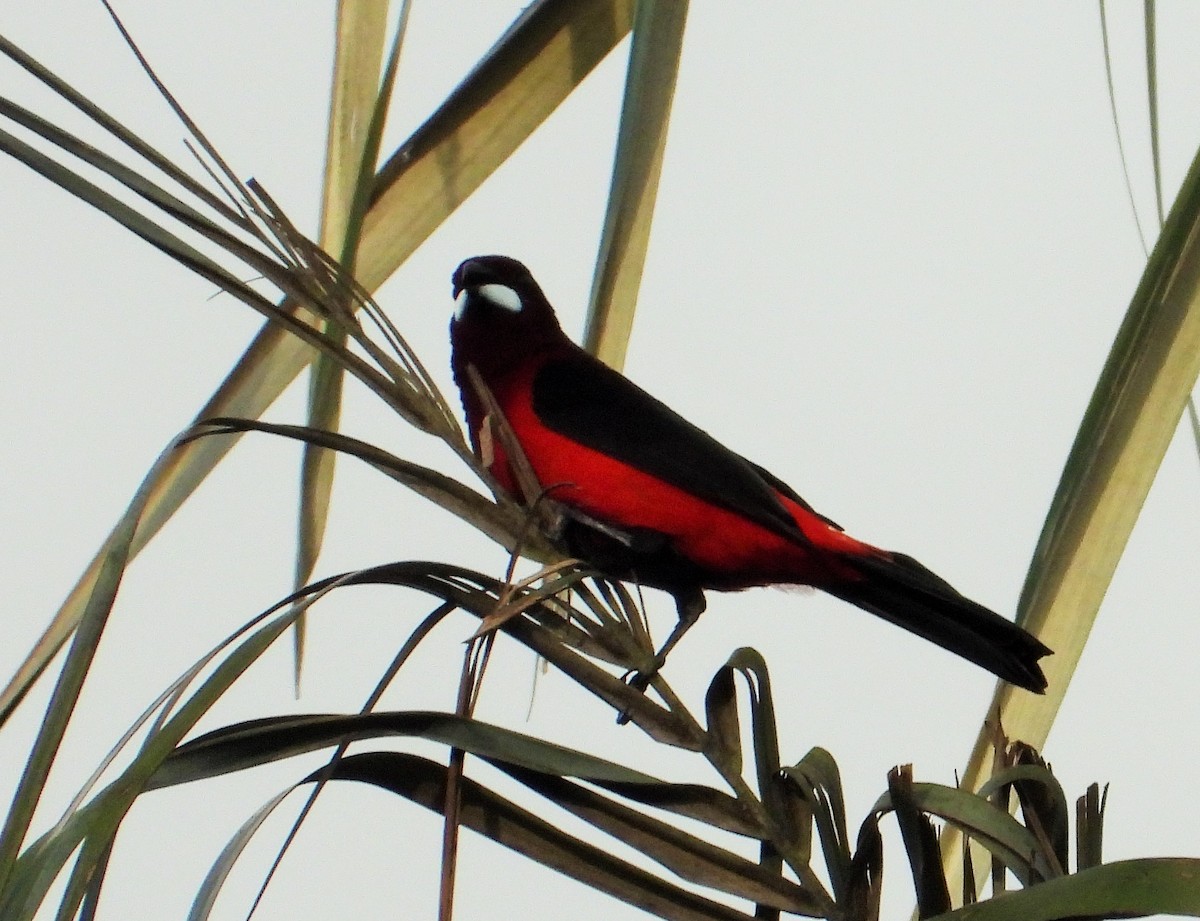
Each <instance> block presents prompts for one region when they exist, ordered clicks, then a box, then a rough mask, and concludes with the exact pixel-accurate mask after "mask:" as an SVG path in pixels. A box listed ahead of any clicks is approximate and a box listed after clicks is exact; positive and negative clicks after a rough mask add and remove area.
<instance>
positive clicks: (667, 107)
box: [584, 0, 688, 370]
mask: <svg viewBox="0 0 1200 921" xmlns="http://www.w3.org/2000/svg"><path fill="white" fill-rule="evenodd" d="M687 12H688V4H687V0H642V2H640V3H638V5H637V12H636V14H635V16H634V23H633V41H632V46H631V48H630V51H629V71H628V74H627V76H626V78H625V101H624V103H623V104H622V108H621V125H620V129H619V131H618V134H617V152H616V159H615V162H614V164H613V177H612V186H611V189H610V191H609V196H608V211H607V214H606V215H605V218H604V232H603V235H602V237H601V239H600V252H599V255H598V257H597V259H596V275H595V277H594V278H593V280H592V294H591V298H590V301H589V306H588V318H587V327H586V330H585V332H584V347H585V348H587V349H588V350H589V351H590V352H592V354H594V355H596V356H597V357H598V358H599V359H600V360H601V361H603V362H605V363H606V364H608V365H610V366H612V367H614V368H616V369H617V370H620V369H621V367H622V366H623V365H624V363H625V351H626V349H627V348H628V345H629V336H630V333H631V332H632V331H633V316H634V311H635V310H636V309H637V295H638V288H639V287H640V285H641V282H642V269H643V267H644V266H645V263H646V248H647V246H648V245H649V242H650V223H651V221H652V219H653V217H654V202H655V199H656V198H657V195H658V179H659V175H660V174H661V172H662V162H663V151H664V150H665V149H666V145H667V128H668V125H669V123H670V119H671V100H672V98H673V97H674V95H675V78H676V76H677V75H678V72H679V57H680V54H681V52H682V49H683V31H684V24H685V22H686V21H687Z"/></svg>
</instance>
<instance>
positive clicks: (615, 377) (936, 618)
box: [450, 255, 1051, 694]
mask: <svg viewBox="0 0 1200 921" xmlns="http://www.w3.org/2000/svg"><path fill="white" fill-rule="evenodd" d="M451 280H452V291H453V296H454V304H455V308H454V313H453V317H452V319H451V321H450V343H451V370H452V373H453V377H454V380H455V383H456V384H457V385H458V388H459V391H460V395H461V397H462V403H463V409H464V412H465V416H466V422H467V428H468V435H469V437H470V440H471V444H472V447H473V449H474V451H475V453H476V455H477V456H478V457H479V458H480V459H481V461H482V462H483V463H484V465H485V466H486V467H487V468H488V470H489V472H490V474H491V476H492V477H493V479H494V480H495V482H496V483H497V484H498V485H499V487H500V488H501V489H502V490H504V491H505V492H506V493H508V494H509V495H510V496H512V497H514V498H516V499H518V500H525V501H529V500H531V499H532V498H533V497H530V496H528V495H523V491H522V482H521V476H520V473H519V470H520V469H521V464H523V462H518V461H514V460H513V458H510V457H509V456H508V455H509V452H508V451H507V450H506V449H505V439H504V438H501V437H497V434H496V432H495V431H494V425H495V414H494V412H493V410H495V409H498V410H499V412H500V414H501V416H502V418H503V420H504V423H505V424H506V425H507V428H508V430H509V431H510V432H511V436H512V437H513V438H515V441H516V444H517V445H519V447H520V453H521V454H523V455H524V457H525V460H526V461H527V462H528V469H531V470H532V473H533V475H534V477H535V478H536V481H537V485H538V487H539V488H540V490H541V491H542V492H543V494H544V496H545V497H547V498H548V499H550V500H551V501H552V502H553V503H554V504H555V506H556V508H557V510H558V511H559V512H560V515H559V516H558V517H559V521H560V525H559V527H558V528H557V531H558V532H559V533H557V534H553V535H550V536H551V537H552V538H553V539H555V540H556V541H557V542H558V544H559V546H560V547H563V548H564V549H565V551H566V552H567V553H569V554H570V555H571V556H573V557H576V558H578V559H580V560H581V561H583V562H584V563H586V564H588V565H589V566H590V567H592V568H593V569H594V570H596V571H598V572H599V573H601V574H603V575H604V576H606V577H609V578H612V579H617V580H622V581H629V582H633V583H636V584H638V585H640V586H647V587H650V588H656V589H661V590H663V591H665V592H667V593H669V594H670V595H671V596H672V597H673V598H674V600H675V605H676V609H677V612H678V616H679V621H678V624H677V625H676V628H675V631H674V632H673V633H672V635H671V637H670V638H668V640H667V641H666V643H665V644H664V645H663V647H662V648H661V650H660V652H659V654H658V662H659V663H661V662H663V661H665V657H666V653H667V652H668V651H669V650H670V649H671V648H672V647H673V646H674V645H675V643H676V642H677V641H678V639H679V638H680V637H681V636H682V635H683V633H684V632H685V631H686V630H687V629H688V628H689V627H690V626H691V625H692V624H693V623H695V621H696V620H697V619H698V618H699V616H700V614H701V613H702V612H703V611H704V609H705V606H706V601H705V594H704V593H705V592H706V591H718V592H727V591H739V590H742V589H748V588H753V587H759V586H811V587H814V588H816V589H819V590H821V591H824V592H827V593H829V594H831V595H833V596H835V597H837V598H840V599H842V600H843V601H846V602H849V603H850V604H852V605H855V606H857V607H859V608H862V609H863V610H866V611H868V612H870V613H871V614H875V615H877V616H879V617H881V618H883V619H884V620H886V621H889V622H891V623H893V624H896V625H897V626H899V627H902V628H904V629H905V630H908V631H910V632H912V633H914V634H916V635H917V636H920V637H923V638H924V639H926V640H929V641H931V642H933V643H936V644H937V645H939V646H941V647H943V648H945V649H947V650H949V651H950V652H952V653H955V654H957V655H958V656H961V657H962V658H964V659H966V660H968V661H970V662H973V663H974V664H976V665H978V666H981V667H982V668H984V669H987V670H988V671H990V672H992V673H993V674H994V675H996V676H997V677H999V678H1001V679H1003V680H1004V681H1007V682H1009V683H1010V684H1012V685H1015V686H1017V687H1020V688H1024V689H1026V690H1028V691H1032V692H1034V693H1039V694H1040V693H1043V692H1044V691H1045V689H1046V684H1047V682H1046V677H1045V675H1044V673H1043V672H1042V668H1041V666H1040V664H1039V660H1040V659H1041V658H1042V657H1044V656H1047V655H1050V654H1051V650H1050V649H1049V648H1047V647H1046V646H1045V645H1044V644H1043V643H1042V642H1041V641H1040V640H1038V639H1037V638H1036V637H1034V636H1033V635H1031V634H1030V633H1028V632H1026V631H1025V630H1024V629H1022V628H1021V627H1020V626H1018V625H1017V624H1015V623H1014V622H1012V621H1010V620H1008V619H1007V618H1005V617H1002V616H1001V615H999V614H997V613H995V612H994V611H992V610H990V609H989V608H987V607H984V606H983V605H981V604H978V603H977V602H975V601H972V600H970V599H969V598H967V597H965V596H964V595H962V594H961V593H959V592H958V591H956V590H955V589H954V588H953V587H951V586H950V584H949V583H948V582H946V581H945V580H944V579H942V578H941V577H939V576H937V575H935V574H934V573H933V572H932V571H931V570H929V569H928V568H926V567H925V566H924V565H922V564H921V563H919V562H917V561H916V560H915V559H913V558H912V557H910V556H907V555H905V554H903V553H897V552H892V551H889V550H884V549H881V548H878V547H875V546H872V545H871V544H868V543H864V542H862V541H859V540H857V539H855V538H853V537H851V536H850V535H849V534H847V533H846V532H845V531H844V530H843V529H842V528H841V527H840V526H839V525H837V524H836V523H835V522H834V521H833V520H832V519H830V518H827V517H825V516H824V515H822V514H820V513H819V512H817V511H816V510H815V509H814V508H813V507H812V506H811V505H809V504H808V503H807V502H805V501H804V499H802V498H801V497H800V496H799V494H798V493H796V491H795V490H793V489H792V488H791V487H790V486H788V485H787V484H786V483H785V482H784V481H783V480H781V479H780V478H779V477H777V476H775V475H774V474H772V473H770V472H769V471H767V470H766V469H764V468H763V467H761V466H759V465H758V464H755V463H754V462H752V461H750V460H747V459H746V458H745V457H742V456H741V455H740V454H738V453H736V452H735V451H733V450H731V449H730V448H727V447H725V446H724V445H722V444H721V443H720V442H719V441H717V440H716V439H715V438H713V437H712V436H711V435H709V434H708V433H707V432H705V431H703V430H702V429H700V428H699V427H697V426H696V425H694V424H692V423H691V422H689V421H687V420H686V419H684V418H683V417H682V416H680V415H679V414H678V413H676V412H675V411H673V410H671V409H670V408H669V407H667V406H666V405H664V404H663V403H662V402H660V401H659V400H657V399H656V398H655V397H653V396H651V395H650V394H649V393H647V392H646V391H645V390H643V389H642V388H641V387H639V386H638V385H636V384H635V383H633V381H631V380H630V379H629V378H627V377H625V376H624V375H622V374H621V373H620V372H618V371H616V370H614V369H613V368H610V367H609V366H608V365H606V364H604V363H603V362H602V361H600V360H599V359H598V358H596V357H595V356H593V355H592V354H590V353H589V352H587V351H586V350H585V349H583V348H581V347H580V346H579V345H577V344H576V343H575V342H573V341H572V340H571V339H570V337H569V336H567V334H566V333H565V332H564V331H563V329H562V327H561V326H560V325H559V322H558V319H557V317H556V316H555V313H554V308H553V307H552V306H551V305H550V302H549V301H548V300H547V298H546V295H545V294H544V293H543V292H542V289H541V287H539V285H538V283H537V282H536V281H535V280H534V277H533V275H532V274H531V273H530V271H529V269H527V268H526V267H525V265H524V264H522V263H521V262H519V261H517V260H516V259H513V258H511V257H508V256H500V255H485V256H475V257H472V258H470V259H467V260H465V261H464V262H462V263H461V264H460V265H459V266H458V268H457V269H455V271H454V273H453V275H452V279H451ZM480 383H482V385H483V386H482V387H481V386H479V384H480ZM508 443H509V444H510V445H511V444H512V442H511V441H509V442H508ZM527 491H528V490H526V492H527ZM642 686H643V688H644V686H645V682H644V681H643V684H642Z"/></svg>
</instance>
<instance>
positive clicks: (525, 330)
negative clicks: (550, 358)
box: [450, 256, 570, 386]
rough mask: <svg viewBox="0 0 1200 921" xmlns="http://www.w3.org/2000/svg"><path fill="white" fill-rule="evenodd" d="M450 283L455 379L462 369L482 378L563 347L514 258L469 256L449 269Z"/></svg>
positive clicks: (545, 305) (542, 299) (549, 312)
mask: <svg viewBox="0 0 1200 921" xmlns="http://www.w3.org/2000/svg"><path fill="white" fill-rule="evenodd" d="M452 282H453V285H454V304H455V308H454V319H453V320H451V322H450V344H451V346H452V355H451V361H452V363H453V365H454V369H455V376H456V378H458V377H459V375H460V374H461V373H462V372H463V370H464V369H465V367H466V366H467V365H468V364H473V365H475V367H476V369H477V370H478V371H479V372H480V373H481V374H483V375H484V377H485V379H487V378H490V376H491V375H493V374H499V373H504V371H505V370H506V369H512V368H515V367H518V366H520V365H521V364H522V363H523V362H525V361H527V360H529V357H530V356H531V355H536V354H540V353H543V352H544V351H545V350H546V349H548V348H560V347H563V346H564V345H566V346H568V347H569V343H570V340H568V339H567V337H566V335H565V334H564V333H563V331H562V327H560V326H559V325H558V320H557V319H556V318H555V316H554V308H552V307H551V306H550V302H549V301H547V300H546V295H544V294H542V289H541V288H540V287H538V283H537V282H536V281H534V280H533V276H532V275H531V274H530V273H529V269H527V268H525V266H523V265H522V264H521V263H519V262H518V261H517V260H516V259H510V258H509V257H508V256H474V257H472V258H471V259H467V260H466V261H465V262H463V263H462V264H461V265H460V266H459V267H458V268H457V269H455V270H454V275H453V276H452ZM459 386H462V380H459Z"/></svg>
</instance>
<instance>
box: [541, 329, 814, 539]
mask: <svg viewBox="0 0 1200 921" xmlns="http://www.w3.org/2000/svg"><path fill="white" fill-rule="evenodd" d="M533 410H534V412H535V413H536V414H537V417H538V418H539V419H540V420H541V421H542V422H543V423H544V424H545V425H546V427H547V428H549V429H551V430H553V431H555V432H557V433H558V434H560V435H564V436H566V437H567V438H570V439H571V440H572V441H575V442H577V443H579V444H581V445H584V446H586V447H589V448H592V449H593V450H596V451H600V452H602V453H604V454H606V455H608V456H609V457H613V458H616V459H617V460H619V461H621V462H622V463H625V464H629V466H631V467H635V468H636V469H638V470H641V471H642V472H643V473H647V474H649V475H650V476H653V477H655V478H657V479H660V480H663V481H664V482H666V483H670V484H671V485H672V486H675V487H678V488H679V489H682V490H683V491H684V492H687V493H690V494H691V495H693V496H696V497H697V498H699V499H703V500H704V501H706V502H710V503H712V504H713V505H717V506H720V507H722V508H726V509H729V510H730V511H732V512H737V513H738V514H739V515H743V516H745V517H746V518H749V519H750V520H751V521H754V522H757V523H758V524H761V525H762V526H763V527H765V528H769V529H770V530H772V531H774V532H775V533H777V534H780V535H783V536H785V537H788V538H790V539H792V540H800V541H805V540H806V539H805V537H804V534H803V533H802V532H801V531H800V529H799V527H797V525H796V522H795V520H794V519H793V518H792V516H791V515H790V514H789V513H788V511H787V509H786V508H784V506H783V504H782V503H781V502H780V501H779V498H778V496H777V495H776V490H778V491H779V492H782V493H784V494H785V495H787V496H788V497H789V498H791V499H793V501H798V502H799V503H800V504H801V505H803V506H804V507H805V508H809V506H808V504H807V503H805V502H804V501H803V500H802V499H800V498H799V496H796V495H795V493H794V492H792V490H791V489H790V488H789V487H788V486H786V485H785V484H784V483H782V482H781V481H780V480H779V479H778V478H776V477H774V476H772V475H771V474H769V473H767V471H765V470H763V469H762V468H761V467H758V466H756V465H755V464H752V463H750V462H749V461H747V460H746V459H745V458H743V457H741V456H740V455H738V454H735V453H734V452H733V451H730V450H729V449H728V448H726V447H725V446H724V445H722V444H721V443H720V442H719V441H717V440H716V439H715V438H713V437H712V436H711V435H709V434H708V433H707V432H705V431H703V430H702V429H699V428H697V427H696V426H695V425H693V424H692V423H690V422H688V421H687V420H686V419H684V418H683V417H682V416H680V415H679V414H678V413H676V412H675V411H674V410H672V409H670V408H669V407H667V406H665V405H664V404H662V403H660V402H659V401H658V400H656V399H655V398H654V397H652V396H651V395H650V394H648V393H646V391H644V390H642V389H641V388H640V387H638V386H637V385H636V384H635V383H633V382H632V381H631V380H629V379H628V378H626V377H624V376H623V375H621V374H619V373H617V372H616V371H614V370H613V369H612V368H610V367H608V366H607V365H605V364H604V363H603V362H601V361H599V360H597V359H595V358H593V357H592V356H591V355H588V354H587V353H586V352H583V351H582V350H580V352H578V353H577V354H572V355H570V356H567V357H563V358H558V359H554V360H551V361H550V362H548V363H547V364H546V365H544V366H543V367H542V368H541V370H539V371H538V373H537V375H536V376H535V378H534V381H533Z"/></svg>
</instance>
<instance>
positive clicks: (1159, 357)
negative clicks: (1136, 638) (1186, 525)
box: [942, 156, 1200, 891]
mask: <svg viewBox="0 0 1200 921" xmlns="http://www.w3.org/2000/svg"><path fill="white" fill-rule="evenodd" d="M1198 373H1200V156H1198V157H1197V159H1195V160H1193V162H1192V165H1191V168H1190V169H1189V171H1188V174H1187V177H1186V179H1185V180H1184V183H1183V186H1182V188H1181V190H1180V193H1179V196H1178V197H1177V199H1176V201H1175V204H1174V206H1173V207H1172V209H1171V213H1170V215H1169V216H1168V218H1167V221H1166V224H1165V226H1164V228H1163V232H1162V234H1161V236H1160V237H1159V241H1158V244H1157V245H1156V246H1155V248H1154V252H1153V253H1152V254H1151V256H1150V259H1149V261H1148V263H1147V265H1146V269H1145V271H1144V273H1143V275H1142V279H1141V282H1140V283H1139V285H1138V289H1137V291H1136V293H1135V294H1134V296H1133V300H1132V303H1131V304H1130V306H1129V310H1128V311H1127V313H1126V315H1125V319H1124V321H1123V322H1122V324H1121V328H1120V330H1119V331H1118V333H1117V336H1116V339H1115V341H1114V343H1113V347H1112V350H1111V352H1110V353H1109V356H1108V360H1107V361H1106V363H1105V366H1104V369H1103V370H1102V371H1101V374H1100V379H1099V380H1098V381H1097V384H1096V389H1095V391H1094V393H1093V394H1092V399H1091V402H1090V404H1089V405H1088V408H1087V411H1086V413H1085V414H1084V418H1083V422H1082V424H1081V425H1080V428H1079V433H1078V435H1077V436H1076V439H1075V444H1074V445H1073V446H1072V448H1071V452H1070V454H1069V455H1068V457H1067V461H1066V465H1065V467H1064V470H1063V474H1062V478H1061V480H1060V481H1059V486H1058V489H1057V491H1056V493H1055V496H1054V500H1053V502H1052V503H1051V506H1050V510H1049V513H1048V514H1047V516H1046V523H1045V525H1044V527H1043V529H1042V534H1041V537H1040V539H1039V541H1038V545H1037V548H1036V550H1035V551H1034V556H1033V561H1032V563H1031V564H1030V568H1029V573H1028V575H1027V577H1026V580H1025V587H1024V589H1023V591H1022V595H1021V601H1020V605H1019V609H1020V615H1019V620H1020V621H1021V622H1022V624H1023V625H1024V626H1025V627H1026V628H1028V629H1030V630H1032V631H1033V632H1034V633H1036V634H1037V635H1038V636H1039V637H1040V638H1041V640H1042V641H1043V642H1044V643H1046V645H1048V646H1049V647H1050V648H1051V649H1053V650H1054V652H1055V654H1054V655H1053V656H1051V657H1050V658H1049V659H1047V660H1045V661H1046V674H1047V676H1048V678H1049V682H1050V686H1049V689H1048V690H1047V692H1046V694H1045V695H1042V696H1038V695H1034V694H1029V693H1026V692H1024V691H1021V690H1017V689H1014V688H1012V687H1011V686H1009V685H1001V686H999V687H998V688H997V690H996V694H995V697H994V698H993V700H992V703H991V704H990V705H989V707H988V710H987V712H988V714H989V715H998V719H999V720H1000V722H1001V724H1002V725H1003V726H1004V729H1005V731H1006V732H1007V733H1008V735H1009V736H1010V737H1012V738H1014V739H1020V740H1021V741H1023V742H1026V743H1028V744H1029V745H1032V746H1033V747H1034V748H1038V749H1040V748H1041V747H1042V746H1043V744H1044V742H1045V740H1046V737H1047V735H1048V733H1049V731H1050V726H1051V724H1052V723H1053V721H1054V717H1055V716H1056V715H1057V713H1058V709H1059V706H1060V705H1061V703H1062V700H1063V696H1064V695H1065V693H1066V690H1067V687H1068V685H1069V683H1070V679H1071V675H1072V674H1073V673H1074V671H1075V666H1076V664H1077V663H1078V661H1079V658H1080V656H1081V655H1082V653H1083V647H1084V644H1085V643H1086V641H1087V638H1088V635H1089V633H1090V631H1091V628H1092V623H1093V621H1094V620H1095V617H1096V612H1097V611H1098V609H1099V607H1100V602H1101V601H1102V600H1103V598H1104V594H1105V592H1106V591H1107V589H1108V585H1109V582H1110V581H1111V579H1112V574H1113V571H1114V570H1115V568H1116V566H1117V563H1118V562H1119V560H1120V558H1121V554H1122V552H1123V551H1124V549H1125V544H1126V542H1127V541H1128V539H1129V534H1130V532H1131V531H1132V529H1133V525H1134V523H1135V522H1136V521H1137V517H1138V514H1139V512H1140V511H1141V508H1142V503H1143V502H1144V501H1145V499H1146V495H1147V493H1148V492H1149V490H1150V485H1151V484H1152V483H1153V481H1154V477H1155V474H1156V473H1157V471H1158V468H1159V465H1160V464H1161V462H1162V458H1163V456H1164V454H1165V453H1166V450H1167V446H1168V445H1169V444H1170V441H1171V438H1172V437H1173V435H1174V434H1175V431H1176V429H1177V428H1178V426H1179V422H1180V418H1181V416H1182V414H1183V411H1184V407H1185V404H1186V402H1187V399H1188V396H1189V395H1190V393H1191V391H1192V388H1193V387H1194V386H1195V384H1196V378H1197V374H1198ZM991 740H992V733H991V731H990V730H989V729H987V728H986V727H985V728H984V729H983V730H982V731H981V732H980V735H979V737H978V738H977V740H976V742H975V747H974V750H973V751H972V754H971V758H970V761H969V763H968V765H967V768H966V770H965V771H964V772H963V780H962V783H963V786H964V787H965V788H967V789H972V790H973V789H977V788H978V787H979V786H980V784H981V783H982V782H983V781H984V780H985V779H986V776H987V772H988V771H989V770H990V763H991V746H992V741H991ZM960 847H961V841H960V839H959V837H958V833H957V832H955V831H953V830H952V831H950V832H948V833H947V834H945V835H943V836H942V855H943V861H944V864H945V866H946V868H947V874H948V875H949V876H950V878H951V890H952V891H954V890H956V889H959V888H961V887H959V886H956V885H955V884H954V880H956V879H957V878H958V875H957V872H958V871H956V870H955V869H954V868H955V867H956V866H958V865H959V861H958V859H957V854H958V852H959V849H960ZM981 871H982V868H979V867H977V872H981ZM980 882H982V881H980Z"/></svg>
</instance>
